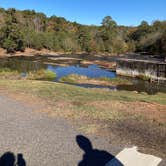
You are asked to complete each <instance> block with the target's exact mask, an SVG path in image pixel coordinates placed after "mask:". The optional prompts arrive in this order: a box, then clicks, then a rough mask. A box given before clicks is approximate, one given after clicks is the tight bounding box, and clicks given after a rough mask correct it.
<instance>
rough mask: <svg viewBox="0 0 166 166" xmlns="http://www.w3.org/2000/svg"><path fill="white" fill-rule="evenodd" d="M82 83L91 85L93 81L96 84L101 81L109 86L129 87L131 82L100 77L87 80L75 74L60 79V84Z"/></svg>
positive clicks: (85, 77)
mask: <svg viewBox="0 0 166 166" xmlns="http://www.w3.org/2000/svg"><path fill="white" fill-rule="evenodd" d="M84 81H86V83H87V82H89V83H91V82H92V81H95V83H96V84H99V85H100V84H101V83H103V81H104V82H105V83H106V84H107V83H108V84H111V85H115V86H116V85H131V84H132V82H131V81H129V80H127V79H122V78H119V77H116V78H108V77H100V78H89V77H87V76H83V75H77V74H70V75H68V76H65V77H62V78H61V79H60V82H68V83H79V82H81V83H83V82H84Z"/></svg>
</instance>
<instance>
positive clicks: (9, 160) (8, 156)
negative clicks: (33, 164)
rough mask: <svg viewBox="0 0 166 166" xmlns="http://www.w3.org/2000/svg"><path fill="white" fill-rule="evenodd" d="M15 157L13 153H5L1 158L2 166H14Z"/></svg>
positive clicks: (0, 165)
mask: <svg viewBox="0 0 166 166" xmlns="http://www.w3.org/2000/svg"><path fill="white" fill-rule="evenodd" d="M14 163H15V156H14V154H13V153H12V152H6V153H4V154H3V155H2V156H1V158H0V166H14Z"/></svg>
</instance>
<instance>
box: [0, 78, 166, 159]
mask: <svg viewBox="0 0 166 166" xmlns="http://www.w3.org/2000/svg"><path fill="white" fill-rule="evenodd" d="M0 89H1V91H5V92H6V93H8V92H10V93H8V94H13V97H14V98H15V99H18V100H22V101H24V102H26V103H27V104H30V103H31V102H37V103H39V102H40V103H42V104H44V105H45V106H46V107H45V109H44V110H42V112H45V113H48V114H49V115H50V116H56V117H63V118H65V119H66V120H70V121H71V122H73V124H75V125H76V126H77V128H78V129H80V130H81V131H84V132H85V133H92V134H95V135H102V136H105V137H108V138H109V139H110V141H111V142H112V143H115V144H116V143H117V144H119V143H121V144H124V145H137V146H139V148H140V149H141V151H143V152H147V153H151V154H154V155H157V156H161V157H165V154H166V152H165V149H164V148H163V147H165V146H166V144H165V139H166V138H165V136H166V112H165V110H166V101H165V98H166V94H165V93H157V94H155V95H148V94H146V93H139V94H137V93H135V92H129V91H120V92H119V91H117V92H110V91H107V90H102V89H85V88H79V87H75V86H71V85H65V84H62V83H52V82H45V81H28V80H1V81H0Z"/></svg>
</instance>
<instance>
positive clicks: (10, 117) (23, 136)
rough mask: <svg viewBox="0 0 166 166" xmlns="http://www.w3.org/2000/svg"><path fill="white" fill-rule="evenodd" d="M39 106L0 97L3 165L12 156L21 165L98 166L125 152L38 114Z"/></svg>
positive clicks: (97, 138) (1, 157) (0, 145)
mask: <svg viewBox="0 0 166 166" xmlns="http://www.w3.org/2000/svg"><path fill="white" fill-rule="evenodd" d="M38 107H39V106H26V105H25V104H23V103H20V102H18V101H15V100H13V99H10V98H8V97H7V96H5V95H3V94H0V166H1V163H2V162H3V161H4V158H8V159H9V158H10V160H11V162H12V159H13V158H12V157H11V156H12V155H13V154H14V155H15V157H16V158H17V157H18V159H15V161H16V160H17V161H18V165H19V166H25V162H26V166H77V165H79V166H84V165H86V163H91V164H88V166H93V165H94V166H99V165H103V164H105V163H107V162H108V161H110V159H112V158H113V157H114V156H113V155H116V154H118V153H119V152H120V151H121V150H122V148H121V147H120V146H119V147H117V146H116V147H114V146H113V145H111V144H110V143H109V141H108V140H105V139H103V138H99V137H93V136H81V133H79V132H78V131H77V130H76V129H74V128H73V127H72V126H71V125H70V124H69V123H68V122H66V121H65V120H63V119H56V118H51V117H49V116H47V115H46V114H44V113H39V112H36V111H35V110H36V109H39V108H38ZM91 144H93V148H92V147H91ZM9 151H10V152H12V153H13V154H10V153H7V154H5V153H6V152H9ZM101 158H102V161H101V160H100V159H101ZM13 162H14V159H13ZM96 162H97V163H96ZM101 163H102V164H101ZM119 163H120V162H119Z"/></svg>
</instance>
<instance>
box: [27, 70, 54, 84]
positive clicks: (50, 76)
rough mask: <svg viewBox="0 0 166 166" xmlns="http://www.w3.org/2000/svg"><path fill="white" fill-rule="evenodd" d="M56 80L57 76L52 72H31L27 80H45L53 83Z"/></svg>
mask: <svg viewBox="0 0 166 166" xmlns="http://www.w3.org/2000/svg"><path fill="white" fill-rule="evenodd" d="M55 78H56V74H55V73H54V72H52V71H50V70H44V69H42V70H38V71H36V72H29V73H28V74H27V79H29V80H44V81H53V80H54V79H55Z"/></svg>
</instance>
